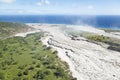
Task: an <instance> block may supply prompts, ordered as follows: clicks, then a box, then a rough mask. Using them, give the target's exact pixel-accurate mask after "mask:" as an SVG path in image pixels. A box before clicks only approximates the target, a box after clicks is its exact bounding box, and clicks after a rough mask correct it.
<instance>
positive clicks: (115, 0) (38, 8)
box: [0, 0, 120, 15]
mask: <svg viewBox="0 0 120 80" xmlns="http://www.w3.org/2000/svg"><path fill="white" fill-rule="evenodd" d="M25 14H26V15H120V0H0V15H25Z"/></svg>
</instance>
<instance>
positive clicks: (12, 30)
mask: <svg viewBox="0 0 120 80" xmlns="http://www.w3.org/2000/svg"><path fill="white" fill-rule="evenodd" d="M31 29H32V28H31V27H28V26H27V25H25V24H21V23H11V22H0V39H3V38H7V37H10V36H12V35H14V34H16V33H18V32H25V31H28V30H31Z"/></svg>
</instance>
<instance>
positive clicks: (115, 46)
mask: <svg viewBox="0 0 120 80" xmlns="http://www.w3.org/2000/svg"><path fill="white" fill-rule="evenodd" d="M82 36H84V37H85V38H87V39H88V40H90V41H92V42H94V41H97V42H103V43H106V44H108V45H109V47H108V49H111V50H115V51H119V52H120V40H119V39H116V38H112V37H107V36H103V35H97V34H87V35H82Z"/></svg>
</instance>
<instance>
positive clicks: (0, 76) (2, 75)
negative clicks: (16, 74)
mask: <svg viewBox="0 0 120 80" xmlns="http://www.w3.org/2000/svg"><path fill="white" fill-rule="evenodd" d="M0 80H4V74H3V73H1V72H0Z"/></svg>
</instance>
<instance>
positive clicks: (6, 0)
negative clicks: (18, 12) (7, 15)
mask: <svg viewBox="0 0 120 80" xmlns="http://www.w3.org/2000/svg"><path fill="white" fill-rule="evenodd" d="M15 1H16V0H0V2H3V3H13V2H15Z"/></svg>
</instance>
